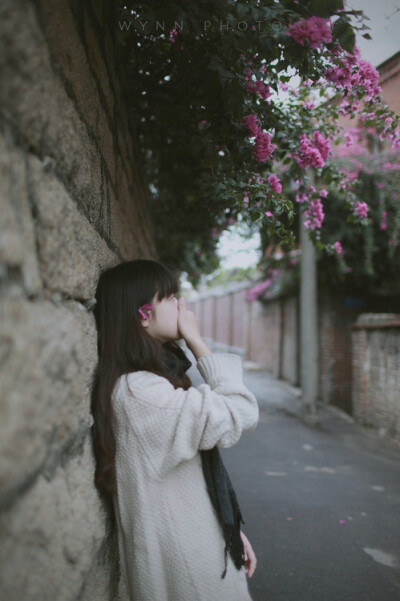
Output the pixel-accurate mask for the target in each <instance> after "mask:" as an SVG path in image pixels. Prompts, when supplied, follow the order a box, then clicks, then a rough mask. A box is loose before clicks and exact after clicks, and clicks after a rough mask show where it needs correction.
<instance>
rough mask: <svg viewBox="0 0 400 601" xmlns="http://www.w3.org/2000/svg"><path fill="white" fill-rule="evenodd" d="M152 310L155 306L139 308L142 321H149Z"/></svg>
mask: <svg viewBox="0 0 400 601" xmlns="http://www.w3.org/2000/svg"><path fill="white" fill-rule="evenodd" d="M152 308H153V305H142V306H141V307H139V309H138V313H139V315H140V319H148V317H149V314H150V311H151V310H152Z"/></svg>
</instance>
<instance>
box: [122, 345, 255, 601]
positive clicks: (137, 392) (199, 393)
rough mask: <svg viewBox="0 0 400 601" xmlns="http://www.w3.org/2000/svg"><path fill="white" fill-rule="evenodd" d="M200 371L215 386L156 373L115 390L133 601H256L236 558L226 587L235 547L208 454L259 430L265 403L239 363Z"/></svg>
mask: <svg viewBox="0 0 400 601" xmlns="http://www.w3.org/2000/svg"><path fill="white" fill-rule="evenodd" d="M197 367H198V369H199V371H200V373H201V375H202V376H203V378H204V380H205V382H206V383H205V384H201V385H200V386H199V387H197V388H195V387H191V388H189V390H186V391H185V390H183V389H182V388H178V389H175V388H174V387H173V386H172V385H171V384H170V383H169V381H168V380H166V379H165V378H162V377H160V376H156V375H154V374H152V373H150V372H146V371H139V372H132V373H129V374H126V375H124V376H121V377H120V378H119V380H118V381H117V383H116V386H115V388H114V392H113V410H114V411H113V428H114V432H115V438H116V448H117V449H116V474H117V488H118V494H117V495H116V496H115V497H114V499H113V501H114V509H115V514H116V518H117V524H118V544H119V554H120V567H121V577H122V579H123V581H124V583H125V584H124V586H125V587H126V590H127V599H129V601H251V597H250V595H249V592H248V588H247V581H246V575H245V573H244V568H241V569H240V570H237V569H236V568H235V566H234V564H233V562H232V561H231V558H230V556H229V555H228V570H227V574H226V576H225V578H224V579H221V574H222V572H223V569H224V547H225V541H224V539H223V535H222V530H221V527H220V525H219V522H218V520H217V515H216V513H215V510H214V508H213V506H212V503H211V500H210V498H209V495H208V492H207V488H206V483H205V480H204V476H203V472H202V464H201V457H200V453H199V450H201V449H211V448H213V447H214V446H215V445H217V446H219V447H231V446H233V445H234V444H236V443H237V442H238V440H239V439H240V437H241V435H242V432H243V431H245V430H252V429H254V428H255V427H256V425H257V422H258V415H259V411H258V405H257V401H256V399H255V397H254V396H253V394H251V392H249V390H248V389H247V388H246V387H245V386H244V384H243V380H242V362H241V359H240V357H239V356H237V355H233V354H230V353H217V354H215V353H211V354H209V355H204V356H203V357H201V358H200V359H199V361H198V362H197ZM249 467H250V466H249ZM123 601H125V599H124V600H123Z"/></svg>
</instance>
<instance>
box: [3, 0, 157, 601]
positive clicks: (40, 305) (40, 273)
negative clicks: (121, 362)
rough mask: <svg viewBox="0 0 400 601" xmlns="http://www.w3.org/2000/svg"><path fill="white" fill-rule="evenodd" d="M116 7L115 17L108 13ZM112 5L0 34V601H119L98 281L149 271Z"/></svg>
mask: <svg viewBox="0 0 400 601" xmlns="http://www.w3.org/2000/svg"><path fill="white" fill-rule="evenodd" d="M108 4H110V5H112V3H108ZM116 26H117V20H116V18H115V16H114V15H112V14H109V13H108V12H107V10H106V3H105V2H103V0H99V1H95V0H93V1H92V2H81V3H79V2H77V1H72V0H71V1H70V2H68V1H67V0H58V1H57V2H52V1H50V0H47V1H40V0H38V1H37V2H35V3H33V2H29V1H23V0H13V1H12V2H11V1H7V0H3V2H2V7H1V18H0V125H1V127H0V303H1V306H0V379H1V385H0V386H1V388H0V447H1V448H0V452H1V456H2V462H1V465H0V540H1V544H0V583H1V584H0V597H1V598H2V599H7V601H21V600H23V601H55V599H57V601H64V600H65V601H75V600H79V601H92V600H93V601H94V600H96V601H102V600H111V599H115V598H116V590H117V585H118V582H117V580H118V578H117V576H118V570H117V554H116V549H117V547H116V536H115V528H113V526H112V521H111V516H112V514H111V513H110V512H109V509H110V508H109V506H108V505H107V504H106V503H105V502H104V500H103V499H101V498H100V497H99V495H98V493H97V491H96V489H95V487H94V484H93V475H94V460H93V454H92V448H91V436H90V432H91V431H90V425H91V416H90V387H91V381H92V374H93V370H94V367H95V365H96V361H97V350H96V329H95V323H94V318H93V314H92V312H91V308H92V302H91V299H92V298H93V295H94V292H95V287H96V283H97V279H98V276H99V273H100V271H101V270H102V269H104V268H106V267H107V266H110V265H113V264H116V263H118V262H119V261H121V260H124V259H131V258H136V257H143V256H147V257H155V256H156V251H155V248H154V246H153V242H152V241H153V230H152V224H151V219H150V215H149V213H148V210H147V202H146V198H147V196H146V189H145V186H144V182H143V175H142V173H141V171H140V158H139V151H138V146H137V139H136V135H135V127H134V123H132V122H131V121H130V119H129V117H128V112H127V108H126V107H125V106H124V102H123V93H122V82H123V77H122V76H121V74H119V73H118V69H117V65H118V60H117V47H116V45H115V42H114V34H115V28H116Z"/></svg>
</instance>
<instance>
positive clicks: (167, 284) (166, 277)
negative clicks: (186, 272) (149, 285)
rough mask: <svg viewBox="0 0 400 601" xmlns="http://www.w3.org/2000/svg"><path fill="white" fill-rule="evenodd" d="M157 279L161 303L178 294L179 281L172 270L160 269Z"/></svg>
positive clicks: (158, 295)
mask: <svg viewBox="0 0 400 601" xmlns="http://www.w3.org/2000/svg"><path fill="white" fill-rule="evenodd" d="M156 279H157V283H156V288H157V297H158V300H159V301H162V299H163V298H167V297H168V296H171V294H176V293H177V292H178V281H177V279H176V277H175V275H174V274H173V273H172V271H171V270H170V269H168V268H166V269H160V270H159V272H158V273H157V277H156Z"/></svg>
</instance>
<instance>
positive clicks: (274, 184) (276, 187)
mask: <svg viewBox="0 0 400 601" xmlns="http://www.w3.org/2000/svg"><path fill="white" fill-rule="evenodd" d="M268 183H269V185H270V186H271V188H272V190H273V191H274V192H276V193H277V194H280V193H281V192H282V184H281V182H280V179H279V178H277V177H276V175H275V173H273V174H272V175H270V176H269V178H268Z"/></svg>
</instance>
